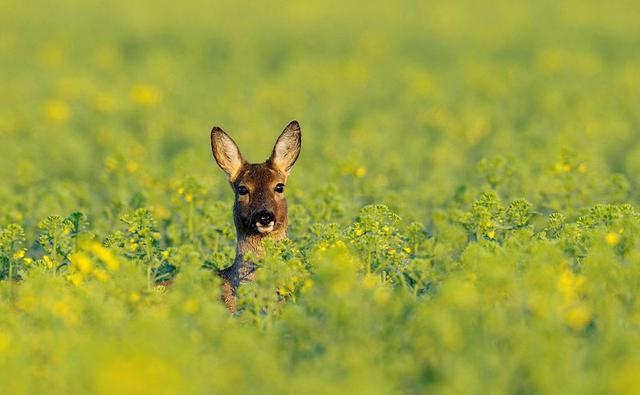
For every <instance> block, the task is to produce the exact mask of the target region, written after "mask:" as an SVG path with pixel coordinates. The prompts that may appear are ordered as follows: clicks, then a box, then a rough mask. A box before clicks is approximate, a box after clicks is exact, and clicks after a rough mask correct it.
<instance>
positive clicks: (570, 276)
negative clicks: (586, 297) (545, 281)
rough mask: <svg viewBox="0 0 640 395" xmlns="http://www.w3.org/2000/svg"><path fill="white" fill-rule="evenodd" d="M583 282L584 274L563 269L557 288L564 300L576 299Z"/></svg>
mask: <svg viewBox="0 0 640 395" xmlns="http://www.w3.org/2000/svg"><path fill="white" fill-rule="evenodd" d="M584 282H585V278H584V276H581V275H579V274H574V273H573V272H572V271H571V270H565V271H564V272H562V274H561V275H560V278H559V279H558V284H557V286H558V290H559V291H560V293H562V294H563V295H564V297H565V299H566V300H573V299H576V298H577V296H578V293H579V292H580V290H581V289H582V287H583V285H584Z"/></svg>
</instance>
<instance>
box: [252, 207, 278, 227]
mask: <svg viewBox="0 0 640 395" xmlns="http://www.w3.org/2000/svg"><path fill="white" fill-rule="evenodd" d="M255 218H256V222H257V223H259V224H260V225H263V226H269V225H270V224H271V223H272V222H275V220H276V216H275V215H273V213H272V212H271V211H266V210H265V211H260V212H259V213H257V214H256V216H255Z"/></svg>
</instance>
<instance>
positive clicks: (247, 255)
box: [234, 229, 287, 265]
mask: <svg viewBox="0 0 640 395" xmlns="http://www.w3.org/2000/svg"><path fill="white" fill-rule="evenodd" d="M286 237H287V234H286V230H285V229H281V230H277V231H274V232H271V233H268V234H266V235H261V234H250V235H247V234H241V233H239V232H238V237H237V240H238V241H237V244H236V259H235V261H234V264H235V265H244V264H246V263H250V262H251V261H250V260H253V259H260V258H261V257H262V256H263V255H264V247H263V246H262V241H263V240H264V239H270V240H282V239H284V238H286Z"/></svg>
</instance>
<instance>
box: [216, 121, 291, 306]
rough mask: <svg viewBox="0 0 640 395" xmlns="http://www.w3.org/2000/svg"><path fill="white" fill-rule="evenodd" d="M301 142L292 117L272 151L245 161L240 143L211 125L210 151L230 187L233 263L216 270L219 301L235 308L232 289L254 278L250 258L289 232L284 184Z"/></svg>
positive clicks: (234, 296) (253, 266) (255, 257)
mask: <svg viewBox="0 0 640 395" xmlns="http://www.w3.org/2000/svg"><path fill="white" fill-rule="evenodd" d="M301 147H302V134H301V132H300V125H299V124H298V122H297V121H295V120H294V121H291V122H290V123H289V124H288V125H287V126H286V127H285V128H284V130H283V131H282V133H281V134H280V137H278V139H277V141H276V143H275V145H274V147H273V150H272V151H271V156H270V157H269V159H267V160H266V161H265V162H263V163H249V162H247V161H246V160H245V159H244V158H243V156H242V154H241V153H240V149H239V148H238V145H237V144H236V143H235V141H233V139H232V138H231V137H229V135H228V134H227V133H225V132H224V131H223V130H222V129H221V128H219V127H217V126H215V127H213V129H212V130H211V151H212V152H213V157H214V159H215V161H216V163H217V164H218V166H219V167H220V168H221V169H222V170H223V171H224V173H225V174H226V176H227V180H228V181H229V185H230V186H231V189H232V190H233V193H234V204H233V221H234V224H235V227H236V236H237V237H236V256H235V259H234V261H233V264H232V265H231V266H230V267H228V268H226V269H223V270H220V271H219V273H218V274H219V276H220V277H221V279H222V295H221V299H222V302H223V303H224V304H225V306H226V308H227V309H228V310H229V311H230V312H231V313H234V312H235V311H236V293H237V290H238V287H239V286H240V285H241V284H244V283H247V282H250V281H253V280H255V277H256V269H257V267H256V265H255V263H254V261H253V260H254V259H257V258H260V256H261V255H263V253H264V249H263V246H262V241H263V240H264V239H273V240H282V239H284V238H286V237H287V226H288V224H289V218H288V211H287V199H286V198H285V193H284V192H285V186H286V184H287V178H288V177H289V173H290V172H291V168H292V167H293V165H294V164H295V163H296V160H297V159H298V156H299V155H300V149H301Z"/></svg>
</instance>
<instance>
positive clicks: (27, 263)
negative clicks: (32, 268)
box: [22, 258, 33, 265]
mask: <svg viewBox="0 0 640 395" xmlns="http://www.w3.org/2000/svg"><path fill="white" fill-rule="evenodd" d="M22 262H24V264H25V265H30V264H32V263H33V259H31V258H24V259H23V260H22Z"/></svg>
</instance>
